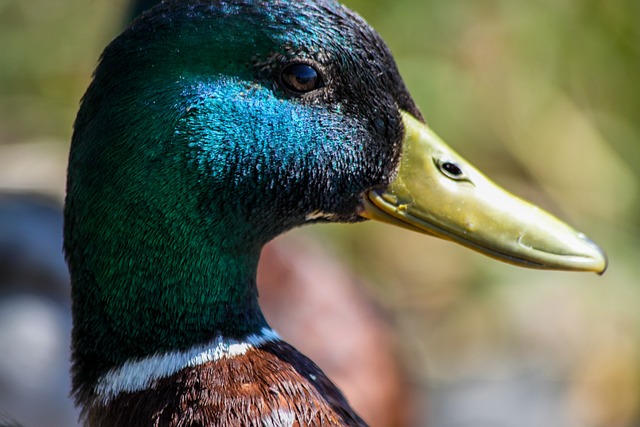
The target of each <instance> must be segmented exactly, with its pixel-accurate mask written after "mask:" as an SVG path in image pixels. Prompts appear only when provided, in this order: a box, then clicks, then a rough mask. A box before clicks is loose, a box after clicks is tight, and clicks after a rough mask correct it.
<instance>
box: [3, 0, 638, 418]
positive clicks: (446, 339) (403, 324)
mask: <svg viewBox="0 0 640 427" xmlns="http://www.w3.org/2000/svg"><path fill="white" fill-rule="evenodd" d="M346 3H347V5H348V6H350V7H352V8H353V9H355V10H356V11H358V12H359V13H360V14H362V15H363V16H364V17H365V18H366V19H367V20H368V21H369V22H370V23H371V24H372V25H373V26H374V27H375V28H376V29H378V31H379V32H380V33H381V34H382V36H383V38H384V39H385V40H386V41H387V43H388V44H389V46H390V47H391V50H392V51H393V52H394V54H395V56H396V59H397V61H398V64H399V67H400V70H401V72H402V74H403V76H404V78H405V81H406V83H407V85H408V87H409V89H410V91H411V92H412V94H413V95H414V98H415V99H416V101H417V103H418V104H419V105H420V106H421V108H422V109H423V113H424V114H425V117H426V118H427V120H428V122H429V123H430V124H431V126H432V127H434V129H435V130H436V131H437V132H438V133H439V134H440V135H441V136H442V137H443V138H444V139H445V140H447V141H448V142H449V143H450V144H451V145H452V146H453V147H455V148H456V149H457V151H459V152H461V153H462V154H463V155H465V157H467V158H469V159H471V160H472V162H473V163H474V164H476V165H477V166H478V167H479V168H480V169H481V170H484V171H485V172H486V173H488V174H489V175H490V176H492V177H493V178H494V179H496V181H498V182H499V183H500V184H501V185H503V186H505V187H507V188H508V189H510V190H512V191H514V192H516V193H518V194H521V195H523V196H525V197H527V198H529V199H532V200H534V201H535V202H536V203H538V204H540V205H542V206H543V207H545V208H547V209H549V210H551V211H552V212H554V213H556V214H557V215H559V216H561V217H563V218H565V219H567V220H568V221H569V222H571V223H573V224H575V225H576V226H577V228H579V229H581V230H584V231H586V232H587V233H588V234H589V235H590V236H591V237H593V238H594V239H595V240H596V241H597V242H598V243H600V244H601V245H602V246H603V247H604V248H605V250H606V251H607V252H608V253H609V256H610V260H611V267H610V269H609V271H608V272H607V273H606V274H605V275H604V276H602V277H596V276H595V275H593V276H591V275H585V274H569V273H556V272H538V271H528V270H522V269H517V268H514V267H510V266H506V265H504V264H500V263H497V262H495V261H492V260H490V259H486V258H483V257H481V256H479V255H476V254H474V253H471V252H469V251H468V250H466V249H462V248H458V247H456V246H454V245H451V244H449V243H446V242H442V241H437V240H436V239H431V238H426V237H424V236H420V235H417V234H411V233H409V232H406V231H403V230H399V229H393V228H391V227H388V226H384V225H378V224H365V225H360V226H357V227H353V226H340V225H325V226H317V227H312V228H309V229H304V230H301V231H296V232H295V233H306V234H310V235H313V236H315V238H317V239H319V240H321V241H324V242H325V243H326V244H327V246H330V247H331V248H332V249H331V250H332V251H336V252H338V253H339V254H340V255H341V256H342V257H343V258H344V259H347V260H349V261H350V262H351V263H352V265H353V266H354V269H356V271H358V272H359V274H361V275H362V276H363V277H366V278H368V279H369V280H370V281H371V282H372V283H373V284H374V286H373V289H372V292H374V293H376V294H377V295H378V297H379V299H380V301H381V304H383V305H384V306H385V308H387V309H388V310H389V312H390V313H392V315H393V317H394V319H395V321H396V325H397V328H398V331H399V334H400V336H401V337H402V342H403V343H404V345H405V346H406V350H407V351H406V352H407V355H411V357H409V356H408V363H409V364H410V366H411V369H412V372H413V373H414V375H415V378H416V383H417V384H418V385H420V386H421V387H423V388H424V389H425V390H426V391H428V394H429V395H430V396H431V397H432V398H433V400H434V401H435V402H436V403H434V404H433V405H432V412H431V413H430V415H428V417H429V419H430V420H431V421H432V425H434V426H440V425H442V426H444V425H453V424H454V422H458V424H456V425H480V423H481V422H486V423H487V425H519V426H529V425H531V426H536V425H538V426H539V425H546V426H554V425H555V426H563V427H567V426H594V427H596V426H603V427H604V426H607V427H611V426H633V425H638V423H640V414H639V411H640V310H639V308H640V289H639V283H640V280H638V277H639V276H640V266H639V263H638V260H639V259H640V215H638V212H639V208H640V206H639V199H638V191H639V188H638V185H639V183H640V179H639V178H640V177H639V174H640V172H638V171H640V25H638V22H639V19H640V2H638V1H637V0H608V1H601V0H475V1H471V0H448V1H442V0H440V1H435V0H399V1H395V2H389V1H382V0H366V1H365V0H350V1H346ZM126 8H127V6H126V2H124V1H123V0H118V1H113V0H112V1H106V0H94V1H91V2H77V1H70V0H58V1H56V2H46V1H43V0H32V1H29V2H25V1H20V0H0V169H1V170H0V188H4V187H7V186H10V185H13V184H11V183H15V182H18V181H20V180H25V181H29V180H30V179H31V178H30V177H32V176H33V175H34V174H36V173H37V172H38V171H40V170H42V168H44V169H45V170H48V169H46V168H47V167H50V163H47V160H49V162H51V159H52V158H54V159H55V161H56V163H55V164H56V165H57V167H58V168H59V169H57V171H58V173H57V175H56V173H55V172H51V174H50V175H45V176H44V177H42V178H40V179H41V181H48V184H47V185H42V186H41V187H42V188H45V189H47V191H54V192H55V193H56V194H57V195H58V196H60V197H61V195H62V192H63V185H64V184H63V180H64V178H63V173H62V172H59V171H63V170H64V160H63V156H64V153H65V152H66V150H67V147H68V141H69V139H70V135H71V125H72V122H73V118H74V115H75V111H76V108H77V105H78V100H79V99H80V97H81V95H82V92H83V91H84V89H85V87H86V86H87V84H88V82H89V79H90V75H91V72H92V69H93V67H94V65H95V62H96V60H97V58H98V55H99V53H100V51H101V49H102V48H103V46H104V45H105V44H106V43H107V42H108V40H109V39H111V38H112V37H114V36H115V35H116V34H117V32H118V31H119V29H120V28H121V26H122V25H123V22H124V19H125V18H124V16H125V14H126ZM35 142H39V143H40V144H39V145H33V143H35ZM3 144H4V146H3ZM23 144H27V145H28V146H29V148H26V149H25V150H24V151H20V153H23V155H22V157H21V156H20V155H17V154H15V153H16V152H15V149H16V147H21V146H22V145H23ZM27 145H25V147H26V146H27ZM34 147H35V148H34ZM11 150H13V151H11ZM51 152H55V153H63V155H62V157H55V156H51V155H50V154H49V153H51ZM25 153H26V154H25ZM43 153H45V154H43ZM3 157H4V158H3ZM61 159H62V160H61ZM47 165H49V166H47ZM9 166H11V168H9ZM8 171H11V175H10V174H9V172H8ZM16 174H17V175H16ZM16 176H18V178H16ZM47 176H55V177H56V178H55V179H54V180H53V182H54V184H53V186H52V185H51V181H52V180H51V179H47ZM29 182H30V181H29ZM37 185H38V184H37V183H33V185H32V187H34V188H35V187H37ZM295 233H294V235H295ZM285 238H286V237H285ZM510 378H511V379H513V378H515V380H514V381H515V383H517V384H516V385H520V386H521V385H523V384H525V385H526V384H528V383H527V381H529V382H531V380H532V378H533V379H536V381H538V382H537V383H536V384H544V385H545V387H549V388H545V389H544V390H547V391H549V392H548V393H541V394H540V395H539V396H538V395H536V394H535V393H533V394H532V393H531V389H527V388H524V391H523V390H522V389H521V388H517V387H515V386H514V387H515V388H506V390H509V391H510V393H511V392H512V391H513V393H511V395H513V394H514V393H516V394H517V393H521V398H520V400H518V402H520V403H513V401H512V400H509V399H507V400H504V399H503V400H497V401H496V402H492V405H493V406H491V405H484V407H483V405H482V404H481V405H479V406H481V407H480V408H475V407H474V406H473V402H474V401H473V399H471V400H462V401H460V402H461V405H462V407H457V408H453V410H450V411H448V412H447V411H446V405H440V406H439V405H438V404H437V403H438V402H439V400H438V399H440V398H442V396H450V395H451V393H453V392H457V390H458V388H457V387H458V385H459V384H464V383H465V382H469V381H471V382H474V384H478V383H480V384H485V385H486V384H495V383H496V382H498V383H500V382H502V383H504V384H510V383H509V381H510V380H509V379H510ZM540 378H542V380H540ZM452 390H453V391H452ZM483 390H485V392H487V393H490V392H491V390H492V389H491V388H490V387H488V386H487V387H486V388H483ZM456 396H464V394H463V393H458V394H456ZM533 397H537V398H538V399H539V400H540V402H543V403H535V402H533V400H531V399H533ZM510 399H515V398H511V397H510ZM544 399H547V400H549V399H552V400H553V404H551V403H548V404H547V406H544ZM483 402H485V401H483ZM501 402H502V403H501ZM476 403H477V402H476ZM509 405H511V406H512V407H509ZM518 405H520V406H518ZM536 405H537V406H536ZM540 405H543V406H540ZM549 405H551V406H549ZM476 406H478V405H476ZM442 407H444V409H438V408H442ZM463 408H464V409H465V410H463ZM474 408H475V409H474ZM514 408H516V409H517V408H522V409H523V410H526V411H528V414H529V415H530V416H529V417H528V418H527V420H528V421H526V422H524V421H523V422H521V423H517V424H510V423H509V422H508V421H501V420H503V419H507V418H500V415H499V413H501V411H502V412H504V413H508V412H509V411H510V410H515V409H514ZM535 408H539V411H536V409H535ZM449 409H452V408H449ZM474 410H475V411H476V412H474ZM483 411H484V412H483ZM465 413H466V414H467V415H465ZM534 413H535V414H536V415H535V416H534V415H532V414H534ZM540 414H543V415H540ZM544 414H547V415H548V418H544V416H547V415H544ZM465 417H466V418H465ZM505 417H506V416H505ZM541 417H542V418H541ZM500 423H502V424H500ZM536 423H537V424H536Z"/></svg>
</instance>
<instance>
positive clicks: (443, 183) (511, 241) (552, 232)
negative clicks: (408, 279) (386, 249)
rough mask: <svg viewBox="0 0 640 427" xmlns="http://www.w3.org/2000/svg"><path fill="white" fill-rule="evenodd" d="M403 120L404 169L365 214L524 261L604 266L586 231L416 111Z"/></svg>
mask: <svg viewBox="0 0 640 427" xmlns="http://www.w3.org/2000/svg"><path fill="white" fill-rule="evenodd" d="M402 120H403V123H404V128H405V135H404V140H403V148H402V157H401V159H400V166H399V169H398V173H397V176H396V178H395V179H394V180H393V181H392V182H391V183H390V184H389V185H388V186H387V188H382V189H376V188H374V189H371V190H369V191H367V192H366V193H365V196H364V198H363V208H362V211H361V212H360V213H359V214H360V215H361V216H363V217H365V218H369V219H374V220H379V221H384V222H387V223H390V224H395V225H399V226H401V227H404V228H408V229H410V230H414V231H418V232H421V233H425V234H430V235H433V236H437V237H441V238H443V239H448V240H452V241H454V242H457V243H460V244H462V245H464V246H467V247H469V248H471V249H474V250H476V251H478V252H481V253H483V254H485V255H489V256H491V257H494V258H497V259H499V260H502V261H506V262H509V263H512V264H516V265H520V266H524V267H532V268H541V269H555V270H574V271H594V272H596V273H603V272H604V270H605V269H606V267H607V260H606V256H605V254H604V252H602V250H601V249H600V248H599V247H598V246H597V245H596V244H595V243H593V242H592V241H591V240H589V239H588V238H587V237H586V236H585V235H584V234H582V233H579V232H577V231H575V230H574V229H572V228H571V227H569V226H568V225H566V224H565V223H563V222H562V221H560V220H559V219H557V218H555V217H554V216H552V215H551V214H549V213H547V212H545V211H543V210H542V209H540V208H538V207H536V206H534V205H532V204H530V203H528V202H525V201H523V200H521V199H519V198H517V197H515V196H513V195H511V194H509V193H508V192H506V191H505V190H503V189H501V188H500V187H498V186H497V185H496V184H494V183H493V182H491V181H490V180H489V179H488V178H487V177H485V176H484V175H483V174H482V173H480V171H478V170H477V169H476V168H474V167H473V166H471V165H470V164H469V163H467V162H466V161H465V160H464V159H463V158H462V157H460V156H459V155H458V154H456V152H455V151H453V150H452V149H451V148H449V147H448V146H447V144H445V143H444V142H443V141H442V140H440V138H438V136H437V135H436V134H435V133H434V132H433V131H432V130H431V129H429V127H428V126H427V125H425V124H424V123H421V122H420V121H418V120H416V119H415V118H414V117H413V116H411V115H410V114H408V113H406V112H402Z"/></svg>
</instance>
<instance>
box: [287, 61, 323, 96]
mask: <svg viewBox="0 0 640 427" xmlns="http://www.w3.org/2000/svg"><path fill="white" fill-rule="evenodd" d="M281 78H282V84H283V85H284V87H286V88H287V89H289V90H290V91H292V92H297V93H306V92H311V91H312V90H315V89H318V88H319V87H320V86H321V85H322V80H321V79H320V75H319V74H318V71H316V69H315V68H313V67H312V66H310V65H307V64H291V65H288V66H287V67H286V68H285V69H284V70H282V75H281Z"/></svg>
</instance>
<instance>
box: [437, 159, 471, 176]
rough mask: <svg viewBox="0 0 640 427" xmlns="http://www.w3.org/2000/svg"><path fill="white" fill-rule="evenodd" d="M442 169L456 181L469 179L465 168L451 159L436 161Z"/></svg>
mask: <svg viewBox="0 0 640 427" xmlns="http://www.w3.org/2000/svg"><path fill="white" fill-rule="evenodd" d="M436 164H437V166H438V168H439V169H440V171H441V172H442V173H443V174H444V175H445V176H447V177H448V178H451V179H454V180H456V181H464V180H466V179H467V177H466V176H465V174H464V172H463V170H462V169H461V168H460V166H458V165H457V164H456V163H454V162H451V161H439V162H436Z"/></svg>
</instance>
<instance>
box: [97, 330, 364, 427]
mask: <svg viewBox="0 0 640 427" xmlns="http://www.w3.org/2000/svg"><path fill="white" fill-rule="evenodd" d="M87 419H88V426H92V427H98V426H101V427H107V426H108V427H125V426H126V427H129V426H133V425H135V426H139V427H146V426H156V427H160V426H162V427H187V426H189V427H195V426H199V427H212V426H265V427H269V426H360V427H364V426H366V424H365V423H364V421H362V419H360V417H358V415H356V413H355V412H354V411H353V410H352V409H351V408H350V407H349V404H348V403H347V401H346V399H345V398H344V396H343V395H342V393H341V392H340V391H339V390H338V389H337V388H336V386H335V385H334V384H333V383H332V382H331V381H330V380H329V379H328V378H327V377H326V376H325V375H324V374H323V373H322V371H321V370H320V368H318V366H317V365H316V364H315V363H313V362H312V361H311V360H309V359H308V358H306V357H305V356H303V355H302V354H300V353H299V352H298V351H296V350H295V349H294V348H293V347H292V346H290V345H289V344H286V343H284V342H282V341H279V342H270V343H267V344H264V345H263V346H261V347H259V348H257V349H251V350H249V351H248V352H247V353H246V354H244V355H241V356H236V357H232V358H225V359H221V360H218V361H216V362H209V363H206V364H204V365H202V366H198V367H195V368H187V369H183V370H182V371H180V372H179V373H177V374H175V375H173V376H171V377H168V378H165V379H163V380H160V381H158V383H157V384H156V385H155V387H154V388H153V389H150V390H147V391H141V392H137V393H127V394H122V395H120V396H119V397H118V398H116V399H115V400H113V401H112V402H110V403H109V404H107V405H106V406H102V405H94V406H92V407H90V408H89V409H88V410H87Z"/></svg>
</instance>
